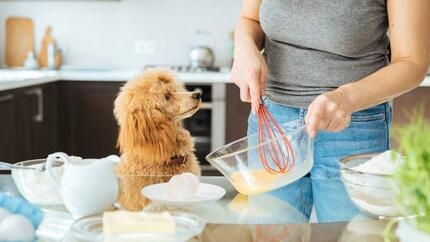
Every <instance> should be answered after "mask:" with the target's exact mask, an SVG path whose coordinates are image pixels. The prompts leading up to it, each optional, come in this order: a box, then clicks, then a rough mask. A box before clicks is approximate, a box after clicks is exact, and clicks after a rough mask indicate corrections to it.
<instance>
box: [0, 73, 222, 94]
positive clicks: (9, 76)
mask: <svg viewBox="0 0 430 242" xmlns="http://www.w3.org/2000/svg"><path fill="white" fill-rule="evenodd" d="M139 73H141V71H139V70H134V69H129V70H127V69H123V70H121V69H117V70H116V69H112V70H111V69H107V70H60V71H29V70H25V71H24V70H22V71H19V70H9V69H3V70H0V91H5V90H10V89H15V88H21V87H27V86H32V85H38V84H43V83H49V82H55V81H59V80H62V81H104V82H111V81H114V82H117V81H127V80H130V79H132V78H134V77H135V76H137V75H139ZM177 76H178V79H179V80H180V81H182V82H185V83H228V82H230V73H229V72H200V73H198V72H196V73H177Z"/></svg>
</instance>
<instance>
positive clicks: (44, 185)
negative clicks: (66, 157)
mask: <svg viewBox="0 0 430 242" xmlns="http://www.w3.org/2000/svg"><path fill="white" fill-rule="evenodd" d="M45 161H46V159H36V160H27V161H21V162H18V163H16V164H15V165H18V166H25V167H34V168H41V167H43V166H44V165H45ZM63 170H64V167H63V166H62V165H61V166H60V165H59V164H58V166H55V167H54V169H53V171H54V172H56V173H57V175H58V176H60V177H61V176H62V174H63ZM12 178H13V181H14V182H15V185H16V187H17V188H18V191H19V192H20V193H21V195H22V196H23V197H24V198H25V199H27V201H29V202H31V203H34V204H36V205H40V206H60V205H62V204H63V201H62V199H61V196H60V193H59V192H58V191H57V190H56V189H55V187H54V185H53V184H52V183H51V180H50V179H49V177H48V175H47V173H46V172H45V171H40V170H36V169H35V170H30V169H29V170H24V169H12Z"/></svg>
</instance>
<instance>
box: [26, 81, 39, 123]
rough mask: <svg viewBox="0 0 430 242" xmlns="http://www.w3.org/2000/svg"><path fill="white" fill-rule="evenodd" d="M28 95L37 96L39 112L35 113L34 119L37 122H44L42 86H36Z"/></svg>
mask: <svg viewBox="0 0 430 242" xmlns="http://www.w3.org/2000/svg"><path fill="white" fill-rule="evenodd" d="M26 94H27V95H36V96H37V114H36V115H34V117H33V120H34V121H35V122H38V123H41V122H43V92H42V88H40V87H38V88H34V89H31V90H29V91H27V92H26Z"/></svg>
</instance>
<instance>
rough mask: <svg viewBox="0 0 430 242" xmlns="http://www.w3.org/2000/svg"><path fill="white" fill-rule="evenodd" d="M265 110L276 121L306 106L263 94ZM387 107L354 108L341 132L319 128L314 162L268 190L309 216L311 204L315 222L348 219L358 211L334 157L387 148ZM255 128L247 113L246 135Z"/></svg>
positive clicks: (299, 114)
mask: <svg viewBox="0 0 430 242" xmlns="http://www.w3.org/2000/svg"><path fill="white" fill-rule="evenodd" d="M264 102H265V105H266V107H267V109H268V111H269V112H270V113H271V114H272V116H273V117H274V118H275V120H276V121H277V122H278V123H282V124H283V123H286V122H291V121H294V120H297V119H304V117H305V115H306V112H307V109H303V108H294V107H289V106H285V105H282V104H278V103H275V102H273V101H271V100H269V99H268V98H264ZM391 119H392V116H391V108H390V106H389V104H388V103H384V104H380V105H377V106H375V107H372V108H369V109H366V110H363V111H359V112H355V113H353V114H352V117H351V122H350V125H349V127H347V128H346V129H344V130H343V131H341V132H338V133H334V132H324V131H320V132H319V133H318V134H317V136H316V137H315V143H314V166H313V168H312V169H311V171H310V173H309V174H308V175H307V176H305V177H303V178H302V179H299V180H298V181H296V182H294V183H292V184H290V185H287V186H285V187H282V188H279V189H277V190H274V191H272V192H270V194H271V195H274V196H276V197H278V198H280V199H282V200H284V201H286V202H288V203H289V204H291V205H292V206H294V207H296V208H297V209H298V210H299V211H300V212H302V213H303V215H304V216H305V218H306V219H309V217H310V214H311V211H312V206H313V205H314V206H315V210H316V214H317V218H318V221H319V222H337V221H349V220H350V219H351V218H352V217H354V216H355V215H357V214H358V213H359V212H358V210H357V209H356V208H355V206H354V205H353V204H352V202H351V201H350V199H349V197H348V194H347V192H346V190H345V187H344V185H343V184H342V181H341V180H340V179H339V165H338V163H337V162H338V160H339V159H341V158H343V157H346V156H350V155H354V154H361V153H371V152H383V151H385V150H387V149H389V128H390V126H391ZM256 132H258V118H257V116H255V115H253V114H250V116H249V118H248V135H250V134H254V133H256Z"/></svg>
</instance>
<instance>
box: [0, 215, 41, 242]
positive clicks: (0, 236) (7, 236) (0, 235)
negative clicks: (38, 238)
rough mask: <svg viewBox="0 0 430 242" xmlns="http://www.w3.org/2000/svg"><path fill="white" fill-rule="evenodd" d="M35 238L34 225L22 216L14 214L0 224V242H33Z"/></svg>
mask: <svg viewBox="0 0 430 242" xmlns="http://www.w3.org/2000/svg"><path fill="white" fill-rule="evenodd" d="M34 237H35V231H34V228H33V225H32V224H31V222H30V220H28V219H27V218H26V217H24V216H22V215H18V214H12V215H10V216H7V217H6V218H4V219H3V220H2V221H1V222H0V241H32V240H34Z"/></svg>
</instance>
